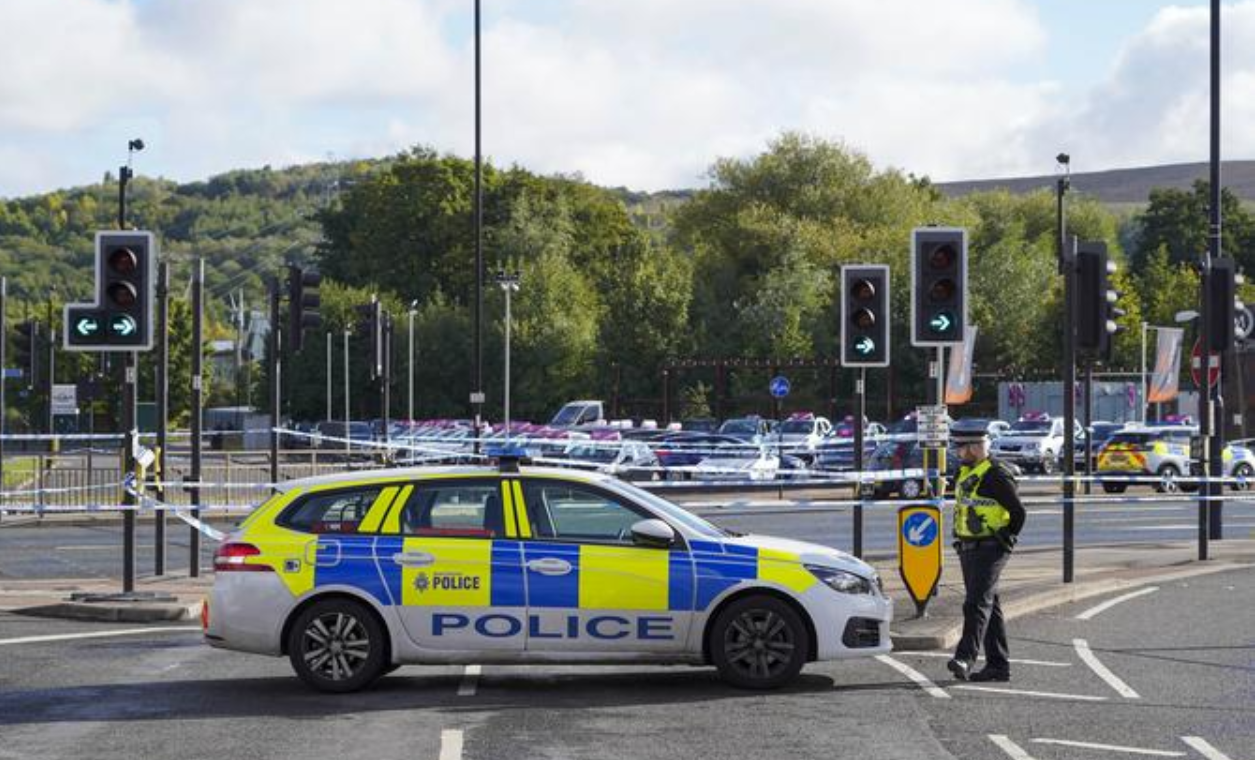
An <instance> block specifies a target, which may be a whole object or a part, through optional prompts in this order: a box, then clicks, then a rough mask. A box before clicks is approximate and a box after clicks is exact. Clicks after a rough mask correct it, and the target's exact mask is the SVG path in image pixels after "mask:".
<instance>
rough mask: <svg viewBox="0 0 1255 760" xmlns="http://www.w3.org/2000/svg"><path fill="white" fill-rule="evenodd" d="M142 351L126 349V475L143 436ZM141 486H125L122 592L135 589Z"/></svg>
mask: <svg viewBox="0 0 1255 760" xmlns="http://www.w3.org/2000/svg"><path fill="white" fill-rule="evenodd" d="M138 357H139V354H137V353H136V352H134V351H127V352H126V363H125V365H124V366H123V369H122V373H123V374H122V428H123V430H124V431H125V433H126V435H125V441H126V443H124V444H123V447H122V472H123V477H124V478H129V477H131V476H132V475H133V474H134V473H135V447H136V444H138V443H139V435H138V431H137V430H136V429H135V428H136V420H135V393H136V388H137V386H138V384H139V383H138V382H137V380H138V378H137V377H136V376H137V375H138V374H139V366H138V365H139V362H138V361H137V359H138ZM138 488H140V484H139V483H135V484H134V486H133V488H123V489H122V504H123V506H124V507H126V509H123V510H122V593H123V594H131V593H134V592H135V509H134V507H135V505H136V503H137V501H138V500H137V499H136V498H135V493H134V490H135V489H138Z"/></svg>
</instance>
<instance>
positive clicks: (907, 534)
mask: <svg viewBox="0 0 1255 760" xmlns="http://www.w3.org/2000/svg"><path fill="white" fill-rule="evenodd" d="M902 537H903V538H905V539H906V542H907V543H908V544H910V545H911V546H920V547H923V546H931V545H932V543H933V541H936V540H937V521H936V520H935V519H934V518H933V516H932V515H929V514H925V513H923V512H916V513H915V514H913V515H911V516H910V517H908V518H906V522H904V523H902Z"/></svg>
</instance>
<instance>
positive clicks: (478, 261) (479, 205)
mask: <svg viewBox="0 0 1255 760" xmlns="http://www.w3.org/2000/svg"><path fill="white" fill-rule="evenodd" d="M479 18H480V14H479V0H475V389H474V391H473V392H472V394H471V406H472V407H473V409H474V411H475V444H474V447H475V453H476V454H478V453H479V448H480V447H479V441H480V438H481V433H482V430H481V422H482V420H483V413H484V346H483V323H484V235H483V227H484V187H483V173H484V166H483V152H482V145H481V123H480V121H481V120H480V86H481V81H480V44H479V26H480V24H479Z"/></svg>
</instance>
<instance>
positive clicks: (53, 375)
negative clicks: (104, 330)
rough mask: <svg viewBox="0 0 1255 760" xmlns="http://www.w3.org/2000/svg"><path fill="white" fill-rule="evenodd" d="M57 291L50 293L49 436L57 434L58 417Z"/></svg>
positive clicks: (52, 290)
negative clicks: (55, 391) (55, 402)
mask: <svg viewBox="0 0 1255 760" xmlns="http://www.w3.org/2000/svg"><path fill="white" fill-rule="evenodd" d="M56 292H57V291H56V289H55V288H53V289H50V290H49V291H48V435H53V434H54V433H56V432H57V427H56V416H55V415H54V414H53V411H52V386H53V385H56V382H57V339H56V331H55V330H54V329H53V323H52V297H53V296H54V295H55V294H56Z"/></svg>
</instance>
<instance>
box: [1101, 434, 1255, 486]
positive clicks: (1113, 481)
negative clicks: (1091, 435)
mask: <svg viewBox="0 0 1255 760" xmlns="http://www.w3.org/2000/svg"><path fill="white" fill-rule="evenodd" d="M1197 435H1198V431H1197V429H1196V428H1193V427H1185V426H1173V427H1167V426H1161V427H1137V428H1129V429H1126V430H1122V431H1120V432H1118V433H1116V434H1115V435H1113V436H1112V437H1111V439H1110V440H1109V441H1107V444H1106V445H1105V446H1103V448H1102V451H1101V452H1100V453H1099V455H1098V469H1097V472H1098V476H1099V478H1100V482H1101V483H1102V488H1103V490H1104V491H1106V492H1107V493H1124V491H1125V490H1126V489H1127V488H1128V487H1129V486H1131V485H1147V486H1152V487H1154V489H1155V490H1156V491H1159V492H1160V493H1176V492H1178V491H1188V490H1196V489H1197V484H1195V483H1186V482H1182V480H1181V478H1182V476H1184V475H1189V476H1196V475H1198V474H1199V473H1198V470H1197V468H1196V464H1197V463H1196V461H1195V457H1194V455H1193V452H1195V451H1197V448H1195V447H1196V446H1197V445H1198V444H1197V443H1196V441H1197V440H1198V439H1197ZM1221 461H1222V463H1223V465H1224V476H1225V477H1230V478H1236V479H1237V481H1236V482H1234V483H1232V484H1231V487H1232V488H1233V489H1235V490H1246V489H1248V488H1250V480H1251V478H1252V476H1255V453H1253V452H1252V451H1251V449H1249V448H1247V447H1246V446H1242V445H1233V444H1229V445H1228V446H1225V448H1224V450H1223V451H1222V452H1221ZM1152 478H1153V479H1152Z"/></svg>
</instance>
